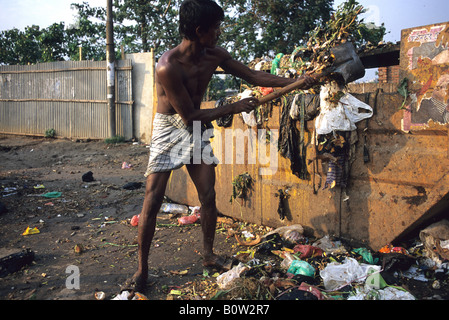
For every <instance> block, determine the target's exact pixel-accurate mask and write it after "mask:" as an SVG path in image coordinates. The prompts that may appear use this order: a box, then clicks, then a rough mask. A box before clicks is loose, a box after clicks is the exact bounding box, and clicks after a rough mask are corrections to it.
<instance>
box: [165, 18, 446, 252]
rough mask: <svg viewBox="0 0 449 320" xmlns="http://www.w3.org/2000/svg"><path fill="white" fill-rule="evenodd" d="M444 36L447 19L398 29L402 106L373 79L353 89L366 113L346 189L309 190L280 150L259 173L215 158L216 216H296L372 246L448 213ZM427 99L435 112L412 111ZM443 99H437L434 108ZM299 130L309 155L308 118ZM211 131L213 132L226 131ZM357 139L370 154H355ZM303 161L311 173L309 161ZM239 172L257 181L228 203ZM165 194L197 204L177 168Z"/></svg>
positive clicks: (275, 121) (269, 220) (310, 226)
mask: <svg viewBox="0 0 449 320" xmlns="http://www.w3.org/2000/svg"><path fill="white" fill-rule="evenodd" d="M448 44H449V22H448V23H442V24H437V25H432V26H425V27H417V28H411V29H407V30H403V32H402V42H401V62H400V63H401V76H402V77H406V78H407V79H408V81H409V96H408V97H407V100H406V104H405V106H404V107H403V108H402V104H403V101H404V97H403V96H401V95H400V94H398V93H397V92H396V90H393V92H392V93H388V92H384V91H383V90H382V88H381V86H379V87H378V89H376V88H373V90H372V92H366V93H363V94H354V96H356V98H358V99H360V100H362V101H364V102H366V103H368V104H369V105H370V106H371V107H372V108H373V111H374V112H373V116H372V117H371V118H370V119H369V120H368V121H361V122H359V123H358V124H357V128H358V129H357V130H356V132H357V137H358V142H357V143H356V144H355V148H354V155H355V156H354V158H353V159H354V160H353V162H352V164H351V170H350V177H349V184H348V186H347V188H346V189H344V190H341V189H340V188H334V189H331V190H330V189H324V190H323V189H319V190H318V191H317V192H316V193H314V192H313V191H314V183H313V180H312V179H307V180H301V179H299V178H298V177H296V176H295V175H293V174H292V173H291V170H290V163H289V161H288V160H286V159H283V158H282V157H281V156H279V157H278V160H277V170H276V172H275V173H274V174H272V175H264V176H263V175H260V174H259V169H260V168H263V167H264V165H262V164H260V163H255V164H248V163H245V164H235V163H234V164H230V163H222V164H220V165H218V167H217V168H216V175H217V182H216V193H217V206H218V209H219V210H220V211H221V212H222V213H223V214H225V215H229V216H232V217H234V218H238V219H243V220H246V221H249V222H254V223H259V224H263V225H268V226H272V227H278V226H281V225H291V224H295V223H299V224H301V225H303V226H304V227H305V230H306V231H307V232H309V233H311V234H314V235H315V236H323V235H325V234H330V235H336V236H340V237H343V238H346V239H350V240H355V241H357V242H361V243H364V244H365V245H367V246H370V247H371V248H373V249H375V250H377V249H379V248H380V247H382V246H384V245H385V244H388V243H390V242H393V241H395V240H396V239H398V237H401V236H402V235H403V234H404V233H406V232H410V230H413V228H416V227H417V226H419V224H420V223H422V222H423V221H425V220H426V219H429V218H431V217H433V216H436V215H437V214H441V213H445V212H446V214H449V213H448V212H449V169H448V168H449V148H448V146H449V136H448V124H447V121H446V120H445V119H446V118H444V117H443V113H445V112H446V111H449V110H446V109H447V105H448V103H449V102H448V98H449V86H448V85H449V51H448V48H449V46H448ZM446 78H447V79H446ZM446 80H447V81H446ZM390 91H391V90H390ZM364 92H365V91H364ZM430 103H433V105H432V106H431V107H432V108H434V110H433V111H435V110H439V111H442V112H441V118H438V119H436V118H434V119H432V113H431V112H430V113H429V112H428V111H427V113H426V114H425V115H420V116H419V117H418V116H417V115H419V114H420V113H422V112H423V111H424V110H425V108H426V107H427V108H428V107H429V105H430ZM426 105H427V106H426ZM442 105H443V106H445V107H444V108H440V107H441V106H442ZM205 107H211V106H210V104H209V106H206V105H205ZM438 108H439V109H438ZM419 111H421V112H419ZM448 119H449V118H448ZM279 123H280V110H279V108H274V109H273V114H272V116H271V117H270V119H269V121H268V123H267V126H268V127H269V128H270V129H273V130H279ZM244 128H246V125H245V124H244V123H243V121H242V119H241V117H240V116H235V117H234V122H233V125H232V127H231V129H232V130H243V129H244ZM308 128H309V130H308V131H307V132H306V142H307V144H308V148H307V152H308V155H307V157H308V159H310V157H312V156H313V152H312V151H313V147H312V146H311V129H312V128H313V121H312V122H309V123H308ZM215 129H216V130H217V131H218V132H222V133H223V131H224V130H226V129H223V128H220V127H215ZM365 141H366V142H365ZM226 143H228V144H229V143H230V142H229V141H228V142H226V141H220V142H219V143H218V144H217V141H214V142H213V143H212V144H213V147H214V150H215V149H217V147H221V148H224V147H226V145H225V144H226ZM231 146H232V145H231ZM248 146H249V145H248ZM248 146H247V147H246V149H244V150H236V149H235V147H234V146H232V150H233V153H234V154H239V153H243V154H244V155H245V156H246V155H247V153H248V150H250V149H249V148H250V147H248ZM253 147H254V148H256V149H257V148H260V143H258V142H256V144H255V146H253ZM365 147H366V148H367V150H368V153H369V156H370V161H369V162H365V161H364V148H365ZM308 168H309V172H310V173H312V169H311V168H310V164H309V167H308ZM317 168H318V169H319V170H318V173H320V174H321V176H322V179H323V180H324V179H325V178H326V177H325V176H326V172H327V164H326V163H323V162H321V161H319V163H318V166H317ZM243 172H249V173H250V174H251V175H252V176H253V177H254V179H255V180H256V182H255V185H254V190H253V191H252V193H251V196H250V199H249V200H248V201H246V202H242V203H237V202H233V203H230V202H229V199H230V196H231V192H232V186H231V183H232V180H233V178H234V177H235V176H236V175H237V174H240V173H243ZM315 177H316V176H315ZM323 182H324V181H323ZM285 187H288V188H289V189H290V197H289V199H288V201H287V202H288V203H287V208H288V214H287V217H286V218H285V219H283V220H281V219H280V217H279V215H278V212H277V209H278V204H279V198H277V197H276V196H275V194H276V192H277V191H278V189H279V188H285ZM167 194H168V196H169V197H171V198H173V199H174V200H180V201H181V202H184V203H192V204H198V202H197V195H196V190H195V188H194V187H193V185H192V184H191V182H190V179H189V178H188V175H187V174H186V171H185V169H182V170H178V172H175V173H174V174H173V176H172V178H171V183H170V185H169V187H168V188H167Z"/></svg>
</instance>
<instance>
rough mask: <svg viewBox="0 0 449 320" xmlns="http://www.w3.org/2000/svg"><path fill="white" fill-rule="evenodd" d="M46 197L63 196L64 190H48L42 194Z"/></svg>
mask: <svg viewBox="0 0 449 320" xmlns="http://www.w3.org/2000/svg"><path fill="white" fill-rule="evenodd" d="M42 196H43V197H45V198H59V197H60V196H62V192H58V191H55V192H47V193H45V194H43V195H42Z"/></svg>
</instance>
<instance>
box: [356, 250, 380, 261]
mask: <svg viewBox="0 0 449 320" xmlns="http://www.w3.org/2000/svg"><path fill="white" fill-rule="evenodd" d="M352 251H354V252H355V253H358V254H359V255H361V256H362V257H363V260H364V261H365V262H366V263H369V264H377V262H378V261H379V259H378V258H375V259H374V258H373V255H372V254H371V252H369V250H368V249H366V248H357V249H354V250H352Z"/></svg>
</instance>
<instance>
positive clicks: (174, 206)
mask: <svg viewBox="0 0 449 320" xmlns="http://www.w3.org/2000/svg"><path fill="white" fill-rule="evenodd" d="M159 211H160V212H164V213H172V214H187V213H189V207H188V206H185V205H182V204H178V203H166V202H164V203H162V205H161V209H160V210H159Z"/></svg>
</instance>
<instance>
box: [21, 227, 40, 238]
mask: <svg viewBox="0 0 449 320" xmlns="http://www.w3.org/2000/svg"><path fill="white" fill-rule="evenodd" d="M38 233H40V231H39V229H38V228H37V227H34V228H32V229H31V228H30V227H27V228H26V230H25V231H24V232H23V233H22V236H28V235H30V234H38Z"/></svg>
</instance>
